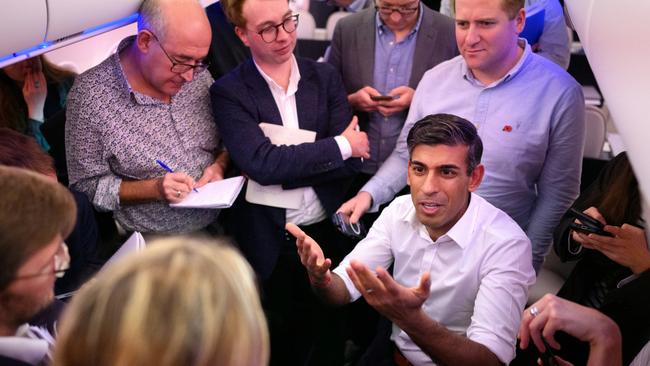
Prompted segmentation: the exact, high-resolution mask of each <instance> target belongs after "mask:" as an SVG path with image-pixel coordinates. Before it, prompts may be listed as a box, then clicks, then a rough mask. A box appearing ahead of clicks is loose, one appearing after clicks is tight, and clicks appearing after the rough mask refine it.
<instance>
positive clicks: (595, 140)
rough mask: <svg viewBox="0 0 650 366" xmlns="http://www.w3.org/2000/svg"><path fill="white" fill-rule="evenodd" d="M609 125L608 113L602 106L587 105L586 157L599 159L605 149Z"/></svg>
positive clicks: (584, 154)
mask: <svg viewBox="0 0 650 366" xmlns="http://www.w3.org/2000/svg"><path fill="white" fill-rule="evenodd" d="M606 126H607V114H606V113H605V111H604V110H603V109H602V108H599V107H596V106H593V105H586V106H585V150H584V153H583V156H584V157H587V158H594V159H598V158H599V157H600V154H601V153H602V151H603V144H604V143H605V133H606V128H607V127H606Z"/></svg>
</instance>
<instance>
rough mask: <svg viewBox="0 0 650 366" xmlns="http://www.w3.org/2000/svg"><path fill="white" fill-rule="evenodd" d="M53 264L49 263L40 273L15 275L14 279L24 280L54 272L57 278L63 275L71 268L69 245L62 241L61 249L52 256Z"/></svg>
mask: <svg viewBox="0 0 650 366" xmlns="http://www.w3.org/2000/svg"><path fill="white" fill-rule="evenodd" d="M52 261H53V266H51V265H47V266H46V267H43V269H42V270H41V271H40V272H38V273H32V274H27V275H22V276H16V277H14V280H23V279H29V278H34V277H40V276H48V275H51V274H54V275H55V276H56V277H57V278H61V277H63V275H64V274H65V271H67V270H68V269H69V268H70V254H69V253H68V246H67V245H66V244H65V243H64V242H61V245H60V246H59V249H58V250H57V251H56V253H54V256H53V257H52Z"/></svg>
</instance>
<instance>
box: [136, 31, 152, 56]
mask: <svg viewBox="0 0 650 366" xmlns="http://www.w3.org/2000/svg"><path fill="white" fill-rule="evenodd" d="M153 41H154V38H153V35H152V34H151V32H149V31H148V30H146V29H143V30H141V31H139V32H138V35H137V36H136V39H135V42H136V44H137V45H138V49H139V50H140V52H142V53H148V52H149V49H150V48H151V42H153Z"/></svg>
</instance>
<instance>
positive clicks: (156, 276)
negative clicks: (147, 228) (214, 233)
mask: <svg viewBox="0 0 650 366" xmlns="http://www.w3.org/2000/svg"><path fill="white" fill-rule="evenodd" d="M61 324H62V325H61V329H60V335H59V338H58V345H57V349H56V351H55V356H54V365H95V366H104V365H106V366H108V365H145V364H148V365H157V366H165V365H170V366H171V365H223V366H231V365H232V366H234V365H247V366H262V365H266V364H267V362H268V357H269V356H268V355H269V340H268V330H267V326H266V321H265V318H264V315H263V313H262V310H261V306H260V301H259V297H258V293H257V288H256V286H255V283H254V281H253V271H252V269H251V267H250V266H249V265H248V263H247V262H246V261H245V260H244V259H243V257H242V256H241V255H240V254H239V253H238V252H236V251H235V250H234V249H233V248H231V247H230V246H228V245H224V244H223V243H222V242H215V241H214V240H207V239H196V238H187V237H176V238H168V239H162V240H158V241H154V242H152V243H150V245H149V247H148V248H147V249H146V250H144V251H143V252H142V253H139V254H137V255H134V256H132V257H131V258H128V259H126V260H124V261H123V262H122V263H119V264H117V265H115V267H112V268H110V269H108V270H107V271H106V272H104V273H101V274H100V275H99V276H98V278H97V280H96V281H95V282H94V283H92V284H89V285H88V286H87V287H86V288H83V289H82V290H81V293H79V294H78V295H77V296H76V297H75V298H74V299H73V301H72V303H71V304H70V305H69V306H68V308H67V310H66V313H65V314H64V317H63V320H62V322H61Z"/></svg>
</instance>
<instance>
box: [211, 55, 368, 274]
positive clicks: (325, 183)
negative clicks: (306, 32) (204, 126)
mask: <svg viewBox="0 0 650 366" xmlns="http://www.w3.org/2000/svg"><path fill="white" fill-rule="evenodd" d="M296 60H297V62H298V69H299V70H300V81H299V83H298V91H297V92H296V108H297V111H298V121H299V122H298V123H299V126H300V128H301V129H306V130H310V131H315V132H316V141H315V142H313V143H303V144H299V145H293V146H286V145H282V146H276V145H273V144H271V141H270V140H269V139H268V138H267V137H266V136H264V133H263V132H262V130H261V129H260V128H259V126H258V125H259V123H261V122H267V123H274V124H278V125H282V118H281V116H280V111H279V110H278V107H277V105H276V104H275V100H274V99H273V95H272V94H271V90H270V89H269V87H268V85H267V83H266V81H265V80H264V78H263V77H262V75H260V73H259V72H258V70H257V68H256V67H255V64H254V63H253V61H252V59H248V60H247V61H245V62H243V63H242V64H241V65H239V66H238V67H237V68H236V69H234V70H233V71H232V72H230V73H229V74H227V75H226V76H224V77H223V78H221V79H219V80H217V81H216V82H215V83H214V85H212V87H211V88H210V94H211V97H212V108H213V110H214V118H215V121H216V123H217V127H218V129H219V134H220V136H221V138H222V139H223V143H224V145H225V147H226V148H227V149H228V152H229V153H230V158H231V160H232V161H233V163H234V165H235V166H236V168H237V169H239V170H240V171H241V172H242V173H243V174H246V175H247V176H248V177H250V178H251V179H253V180H254V181H256V182H258V183H259V184H262V185H272V184H281V185H282V186H283V187H284V188H286V189H291V188H298V187H312V188H314V191H315V192H316V195H317V196H318V199H319V200H320V202H321V204H322V205H323V207H324V208H325V211H326V213H327V214H328V216H329V215H331V214H332V213H334V212H335V211H336V209H337V208H338V207H339V206H340V205H341V203H343V200H344V198H345V197H344V195H345V192H346V191H347V186H348V185H349V183H350V182H351V179H352V177H353V176H354V174H356V173H357V172H358V171H359V169H360V168H361V161H360V160H359V159H357V158H350V159H347V160H343V158H342V156H341V152H340V150H339V148H338V145H337V144H336V141H335V140H334V137H335V136H338V135H340V134H341V132H343V130H345V128H346V127H347V126H348V124H349V122H350V119H351V117H352V111H351V108H350V106H349V104H348V101H347V94H346V92H345V89H344V87H343V83H342V81H341V77H340V75H339V74H338V73H337V72H336V71H335V70H334V68H333V67H332V66H331V65H328V64H322V63H316V62H314V61H311V60H308V59H303V58H299V57H297V58H296ZM245 191H246V187H245V188H244V189H243V190H242V193H241V194H240V195H239V197H238V198H237V200H236V201H235V203H234V205H233V207H231V208H230V209H229V210H227V211H228V212H227V213H226V217H227V218H226V220H225V221H226V225H227V227H226V229H227V230H228V231H229V232H231V233H232V234H233V235H234V236H235V239H236V241H237V243H238V245H239V247H240V249H241V250H242V252H243V253H244V255H245V256H246V258H247V259H248V260H249V262H250V263H251V265H252V266H253V268H254V269H255V271H256V272H257V273H258V275H259V276H260V277H261V278H262V279H263V280H265V279H267V278H268V277H269V276H270V274H271V272H272V271H273V268H274V267H275V263H276V261H277V258H278V255H279V254H280V250H281V248H282V246H283V245H285V235H286V233H285V230H284V225H285V217H286V210H285V209H282V208H276V207H269V206H264V205H257V204H251V203H248V202H246V200H245V199H244V196H245Z"/></svg>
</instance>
